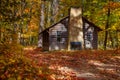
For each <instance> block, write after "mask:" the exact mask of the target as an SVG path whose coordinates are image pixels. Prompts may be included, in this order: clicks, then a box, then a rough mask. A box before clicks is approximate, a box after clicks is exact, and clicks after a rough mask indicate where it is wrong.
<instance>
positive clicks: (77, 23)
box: [68, 8, 84, 50]
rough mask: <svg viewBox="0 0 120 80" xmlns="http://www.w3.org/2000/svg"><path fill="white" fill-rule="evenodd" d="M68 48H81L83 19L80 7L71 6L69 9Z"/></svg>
mask: <svg viewBox="0 0 120 80" xmlns="http://www.w3.org/2000/svg"><path fill="white" fill-rule="evenodd" d="M68 35H69V36H68V37H69V38H68V50H71V49H75V50H80V49H83V45H84V39H83V21H82V9H81V8H71V9H70V20H69V28H68Z"/></svg>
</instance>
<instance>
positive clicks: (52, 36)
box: [49, 23, 68, 51]
mask: <svg viewBox="0 0 120 80" xmlns="http://www.w3.org/2000/svg"><path fill="white" fill-rule="evenodd" d="M58 32H59V34H58ZM67 38H68V35H67V28H66V27H65V26H64V25H63V24H61V23H59V24H57V25H56V26H54V27H52V28H51V29H49V41H50V43H49V50H52V51H53V50H65V49H66V48H67Z"/></svg>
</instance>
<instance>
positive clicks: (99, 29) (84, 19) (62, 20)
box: [39, 16, 102, 34]
mask: <svg viewBox="0 0 120 80" xmlns="http://www.w3.org/2000/svg"><path fill="white" fill-rule="evenodd" d="M69 18H70V16H66V17H64V18H62V19H61V20H59V21H58V22H56V23H55V24H53V25H51V26H50V27H48V28H46V29H45V30H43V31H41V32H40V33H39V34H42V33H43V32H44V31H46V30H49V29H50V28H52V27H54V26H55V25H57V24H59V23H63V22H65V20H66V19H69ZM82 19H83V22H84V21H85V22H87V23H89V24H90V25H92V26H93V27H95V28H96V29H97V30H98V31H102V29H101V28H99V27H98V26H96V25H95V24H94V23H92V22H91V21H89V20H88V19H86V18H85V17H83V16H82Z"/></svg>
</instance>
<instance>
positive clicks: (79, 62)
mask: <svg viewBox="0 0 120 80" xmlns="http://www.w3.org/2000/svg"><path fill="white" fill-rule="evenodd" d="M27 56H28V57H29V58H31V59H32V60H34V61H36V64H38V65H43V64H45V65H47V66H48V67H49V69H50V70H52V72H53V73H52V74H51V77H52V80H120V53H119V52H117V53H115V52H113V51H112V52H111V51H106V52H103V51H76V52H65V51H63V52H41V51H39V50H29V51H27Z"/></svg>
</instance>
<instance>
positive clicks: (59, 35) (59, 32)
mask: <svg viewBox="0 0 120 80" xmlns="http://www.w3.org/2000/svg"><path fill="white" fill-rule="evenodd" d="M57 41H58V42H60V41H61V31H57Z"/></svg>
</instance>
